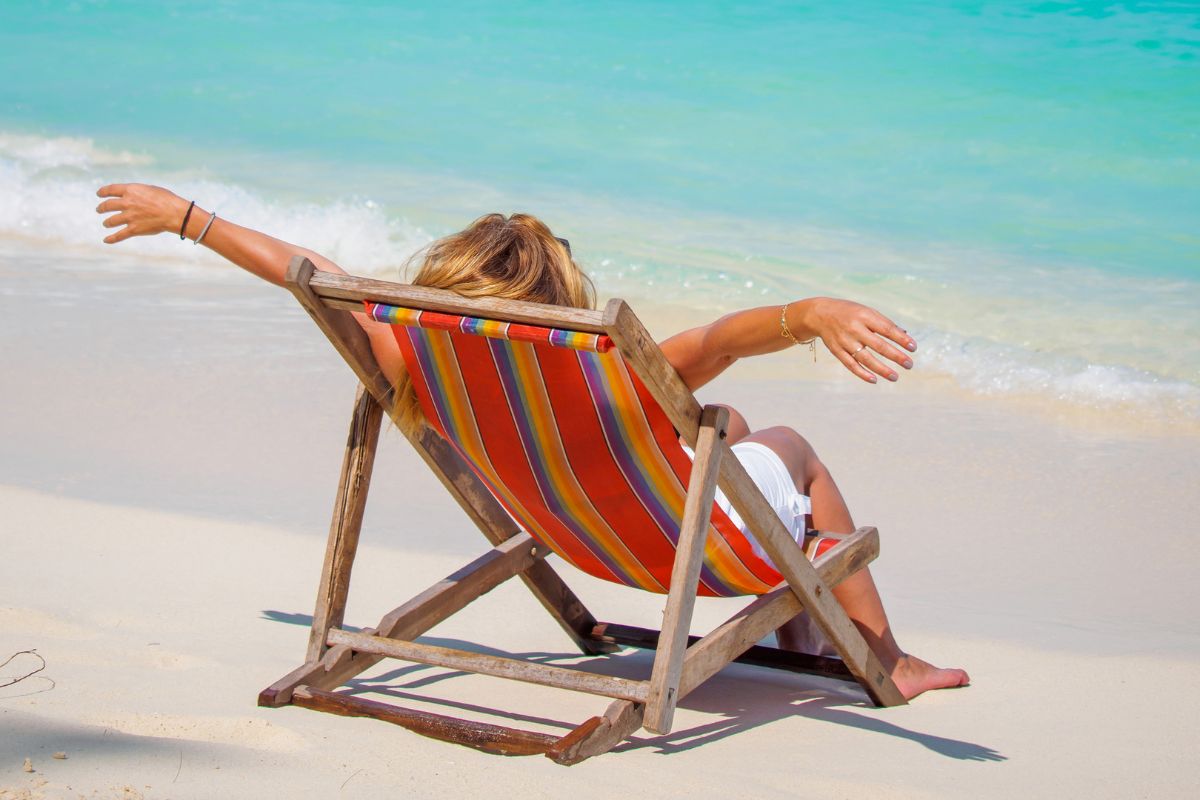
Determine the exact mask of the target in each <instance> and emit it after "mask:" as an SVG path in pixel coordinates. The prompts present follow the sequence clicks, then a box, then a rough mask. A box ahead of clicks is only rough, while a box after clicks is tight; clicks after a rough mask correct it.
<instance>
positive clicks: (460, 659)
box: [328, 629, 649, 703]
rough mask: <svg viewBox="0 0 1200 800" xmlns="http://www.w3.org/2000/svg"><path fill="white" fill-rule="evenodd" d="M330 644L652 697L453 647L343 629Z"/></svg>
mask: <svg viewBox="0 0 1200 800" xmlns="http://www.w3.org/2000/svg"><path fill="white" fill-rule="evenodd" d="M328 641H329V644H331V645H339V644H344V645H346V646H348V647H350V648H351V649H352V650H354V651H356V652H361V653H372V654H375V655H380V656H386V657H388V658H399V659H402V660H404V661H415V662H417V663H419V664H430V665H433V666H436V667H446V668H448V669H457V670H461V671H463V672H473V673H476V674H479V675H491V676H492V677H495V678H508V679H509V680H517V681H524V682H526V683H537V684H541V685H542V686H554V687H557V688H560V689H571V690H573V691H576V692H586V693H587V694H598V695H600V696H602V697H611V698H614V699H617V700H632V701H634V702H637V703H642V702H645V701H646V697H647V695H648V694H649V684H648V683H647V682H646V681H632V680H627V679H625V678H617V677H613V676H611V675H596V674H594V673H591V672H582V671H580V670H577V669H567V668H565V667H552V666H550V665H549V664H540V663H537V662H532V661H522V660H520V659H516V658H505V657H502V656H492V655H486V654H484V653H472V652H469V651H467V650H456V649H454V648H451V647H438V646H436V645H429V644H420V643H419V642H406V641H401V640H399V639H389V638H386V637H383V636H372V635H369V634H364V633H351V632H350V631H344V630H340V629H334V630H331V631H330V632H329V640H328Z"/></svg>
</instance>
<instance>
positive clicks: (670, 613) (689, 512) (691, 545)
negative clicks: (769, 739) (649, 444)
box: [643, 406, 729, 733]
mask: <svg viewBox="0 0 1200 800" xmlns="http://www.w3.org/2000/svg"><path fill="white" fill-rule="evenodd" d="M728 423H729V409H727V408H725V407H724V406H705V407H704V412H703V414H702V415H701V418H700V435H699V437H698V439H697V443H696V458H695V460H694V461H693V463H692V474H691V477H690V478H689V479H688V490H687V498H686V500H685V501H684V506H683V520H682V522H681V524H680V529H679V541H678V543H677V545H676V548H675V563H674V565H673V566H672V568H671V589H670V591H669V592H668V593H667V603H666V607H665V609H664V611H663V633H662V636H661V637H660V638H659V647H658V652H657V653H656V654H655V656H654V667H653V669H652V670H651V674H650V694H649V697H648V698H647V701H646V714H645V720H644V723H643V724H644V725H645V726H646V728H647V729H648V730H651V731H653V732H654V733H669V732H670V731H671V720H672V719H673V718H674V715H675V701H676V699H677V693H678V691H679V672H680V670H681V669H682V667H683V652H684V650H685V649H687V639H688V628H689V627H690V625H691V623H692V610H693V609H694V607H695V605H696V582H697V581H698V580H699V579H700V564H701V562H702V561H703V558H704V545H705V542H706V541H707V540H708V526H709V520H710V519H711V518H712V508H713V499H714V497H715V496H716V491H717V475H718V474H719V473H718V470H719V463H720V460H721V454H722V450H721V449H720V448H717V447H716V443H717V442H718V441H720V440H721V439H724V438H725V426H726V425H727V424H728Z"/></svg>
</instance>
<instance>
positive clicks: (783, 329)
mask: <svg viewBox="0 0 1200 800" xmlns="http://www.w3.org/2000/svg"><path fill="white" fill-rule="evenodd" d="M790 305H791V303H784V304H783V308H782V309H780V311H779V335H780V336H782V337H783V338H785V339H791V340H792V344H806V345H808V349H809V350H811V351H812V356H813V363H814V364H815V363H817V337H815V336H814V337H812V338H811V339H805V340H804V341H803V342H802V341H800V340H799V339H797V338H796V334H794V333H792V329H791V328H789V327H788V324H787V310H788V306H790Z"/></svg>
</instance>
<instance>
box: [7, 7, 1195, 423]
mask: <svg viewBox="0 0 1200 800" xmlns="http://www.w3.org/2000/svg"><path fill="white" fill-rule="evenodd" d="M0 69H2V70H3V74H4V75H5V76H6V80H5V81H3V82H0V236H9V237H22V238H23V239H25V240H29V239H32V240H37V241H39V242H42V243H43V244H44V246H45V247H61V248H62V249H63V253H64V257H69V254H70V253H71V252H78V250H77V248H81V247H87V248H100V247H101V245H99V243H98V242H99V239H100V238H101V235H102V231H101V229H100V228H99V227H98V225H97V220H96V218H95V216H94V215H93V214H92V213H91V209H92V207H93V206H94V205H95V202H96V201H95V198H94V197H93V193H94V190H95V188H96V186H98V185H99V184H100V183H103V182H108V181H126V180H145V181H154V182H159V183H162V184H164V185H168V186H170V187H172V188H174V189H176V190H177V191H179V192H180V193H182V194H185V195H187V196H192V197H196V198H197V199H198V200H199V201H200V202H201V203H202V204H205V205H207V206H210V207H212V206H215V207H216V208H218V210H219V211H220V212H221V213H222V215H223V216H228V217H230V218H234V219H236V220H238V221H240V222H244V223H245V224H249V225H251V226H253V227H258V228H260V229H263V230H267V231H269V232H271V233H273V234H275V235H278V236H281V237H283V238H288V239H290V240H293V241H297V242H300V243H303V244H305V245H308V246H310V247H313V248H315V249H318V250H321V251H322V252H325V253H327V254H329V255H330V256H332V257H333V258H335V260H338V261H339V263H341V264H342V265H343V266H344V267H346V268H347V269H348V270H350V271H353V272H360V273H371V274H382V275H395V274H396V270H397V269H398V267H399V265H400V264H402V263H403V262H404V260H405V259H406V258H407V257H408V256H409V255H410V254H411V253H413V252H414V251H416V250H417V249H419V248H420V247H421V246H422V245H424V244H425V243H427V242H428V241H430V240H431V238H433V237H436V236H439V235H442V234H444V233H447V232H450V231H452V230H455V229H457V228H459V227H461V226H462V225H464V224H466V223H467V222H469V221H470V220H471V219H473V218H474V217H476V216H478V215H480V214H482V213H485V212H488V211H492V210H501V211H514V210H523V211H530V212H533V213H537V214H539V215H540V216H542V217H543V218H545V219H546V220H547V221H548V222H549V223H550V224H551V225H552V226H553V227H554V228H555V230H556V232H558V233H559V234H560V235H565V236H567V237H568V238H570V239H571V240H572V243H573V247H574V249H575V252H576V253H577V255H578V256H579V257H580V259H581V260H582V261H583V262H584V263H585V265H586V266H587V267H588V268H589V270H590V271H591V273H592V274H593V276H594V277H595V279H596V281H597V284H598V286H599V288H600V289H601V291H602V292H603V293H604V294H606V295H622V296H627V297H630V298H631V299H634V300H637V299H645V300H669V301H671V302H674V303H678V304H682V305H686V306H693V307H696V308H698V309H701V310H704V311H708V312H718V311H724V310H728V309H731V308H736V307H740V306H745V305H751V304H759V303H774V302H781V301H782V300H784V299H792V298H794V297H798V296H804V295H809V294H834V295H838V296H843V297H851V298H854V299H859V300H862V301H864V302H868V303H871V304H873V305H876V306H878V307H880V308H881V309H882V310H884V311H885V312H886V313H889V314H891V315H893V316H895V317H897V318H898V319H900V320H901V321H902V322H903V323H904V324H905V327H907V328H908V329H909V330H910V331H913V332H914V333H915V334H916V335H917V336H918V339H919V340H920V342H921V345H922V347H921V351H920V357H921V360H920V364H921V368H922V371H925V372H927V373H929V374H939V375H945V376H949V377H951V378H952V379H953V380H954V381H955V382H956V383H957V384H958V385H959V386H961V387H962V388H964V389H966V390H968V391H972V392H979V393H983V394H995V395H1021V396H1032V397H1034V398H1043V399H1046V400H1053V401H1056V402H1065V403H1068V404H1077V405H1080V406H1087V407H1095V408H1114V407H1120V408H1123V409H1126V410H1132V411H1133V412H1134V413H1136V414H1145V415H1147V416H1148V417H1154V418H1155V419H1158V420H1164V419H1165V420H1175V419H1178V420H1188V421H1190V422H1195V421H1197V420H1200V233H1198V231H1200V224H1198V223H1200V5H1198V4H1196V3H1194V2H1187V3H1184V2H1175V3H1172V2H1141V3H1134V2H1129V3H1093V2H1085V3H1064V2H1040V3H1032V2H1007V3H982V2H907V3H905V2H900V3H895V2H892V3H885V2H865V1H862V0H857V1H854V2H845V3H816V4H808V5H797V4H794V3H769V2H762V3H755V4H728V3H699V2H690V3H684V2H636V3H635V2H608V3H570V2H553V3H552V2H526V3H520V2H513V3H506V4H494V3H484V2H458V1H457V0H447V2H442V3H439V4H437V6H436V7H433V6H428V7H413V6H408V5H401V4H394V3H388V2H376V3H367V2H358V3H353V4H330V3H316V2H309V1H308V0H304V1H302V2H287V3H277V2H257V3H234V2H211V3H207V4H201V5H199V6H197V5H196V4H192V3H181V2H155V3H150V2H115V1H113V2H82V1H80V2H38V3H35V2H22V1H21V0H8V2H5V3H3V4H0ZM181 247H183V246H181V245H180V243H179V242H178V241H174V242H172V241H168V239H167V238H166V237H162V238H160V240H158V241H139V242H131V243H129V244H128V245H123V246H122V248H128V249H133V250H137V251H139V252H143V253H149V254H154V255H157V256H161V257H162V258H168V259H173V260H178V261H183V262H187V263H194V264H195V265H196V268H197V269H201V268H203V269H210V268H213V267H214V265H215V262H214V261H213V260H212V259H211V258H205V257H204V254H203V253H202V251H200V250H199V249H197V248H190V247H186V248H184V249H181ZM116 257H119V254H117V253H116V251H114V258H116Z"/></svg>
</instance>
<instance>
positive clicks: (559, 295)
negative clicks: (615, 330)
mask: <svg viewBox="0 0 1200 800" xmlns="http://www.w3.org/2000/svg"><path fill="white" fill-rule="evenodd" d="M415 263H417V264H418V266H417V268H416V271H415V274H414V275H413V276H412V283H413V284H414V285H416V286H428V287H431V288H435V289H449V290H450V291H453V292H457V293H458V294H461V295H463V296H464V297H499V298H502V299H505V300H524V301H526V302H530V303H549V304H553V305H560V306H572V307H574V308H592V307H593V306H594V305H595V303H596V296H595V289H594V288H593V286H592V282H591V280H590V279H589V278H588V276H587V275H585V274H584V272H583V270H581V269H580V268H579V265H577V264H576V263H575V261H574V260H573V259H572V258H571V250H570V248H569V247H568V246H567V244H566V240H562V239H556V238H555V237H554V234H553V233H551V232H550V229H549V228H547V227H546V224H545V223H544V222H542V221H541V220H540V219H538V218H537V217H532V216H530V215H528V214H513V215H512V216H509V217H505V216H504V215H503V214H488V215H487V216H484V217H480V218H479V219H477V220H475V221H474V222H472V223H471V224H470V225H469V226H467V228H466V229H465V230H462V231H460V232H458V233H455V234H451V235H450V236H447V237H445V238H443V239H438V240H437V241H436V242H434V243H433V244H431V245H430V246H429V247H428V248H426V249H425V251H424V252H423V253H420V254H418V255H417V256H416V262H415ZM410 269H411V267H410ZM392 418H393V419H394V420H395V421H396V424H398V425H399V426H400V427H401V428H402V429H404V430H406V431H409V432H412V433H415V432H416V430H417V429H418V428H419V427H420V425H421V420H422V418H421V408H420V404H419V403H418V401H417V395H416V391H415V390H414V388H413V385H412V380H411V379H410V378H409V376H408V375H403V376H401V377H400V379H399V380H398V381H397V383H396V404H395V406H394V408H393V409H392Z"/></svg>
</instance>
